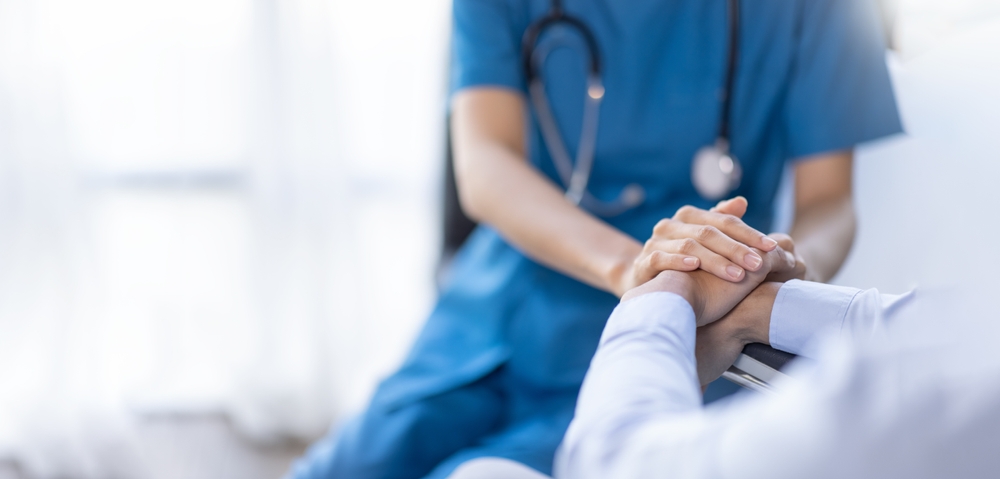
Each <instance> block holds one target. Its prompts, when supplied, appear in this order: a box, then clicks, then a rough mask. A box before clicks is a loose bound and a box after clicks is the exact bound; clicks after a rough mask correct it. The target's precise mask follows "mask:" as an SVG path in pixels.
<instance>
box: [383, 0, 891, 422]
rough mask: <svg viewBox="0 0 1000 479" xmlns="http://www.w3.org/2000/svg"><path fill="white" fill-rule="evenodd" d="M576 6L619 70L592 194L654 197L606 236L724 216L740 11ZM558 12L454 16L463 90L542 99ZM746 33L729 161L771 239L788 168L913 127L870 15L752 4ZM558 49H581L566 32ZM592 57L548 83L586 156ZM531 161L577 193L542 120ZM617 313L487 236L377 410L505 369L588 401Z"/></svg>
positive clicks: (570, 58)
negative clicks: (709, 186) (714, 194)
mask: <svg viewBox="0 0 1000 479" xmlns="http://www.w3.org/2000/svg"><path fill="white" fill-rule="evenodd" d="M564 4H565V5H564V7H565V9H566V11H567V12H568V13H569V14H571V15H574V16H576V17H578V18H580V19H582V20H583V21H584V22H585V23H586V24H587V25H588V26H589V28H590V29H591V30H592V31H593V32H594V34H595V36H596V38H597V43H598V45H599V48H600V54H601V58H602V61H603V63H604V72H603V81H604V85H605V88H606V94H605V96H604V101H603V103H602V105H601V112H600V128H599V133H598V138H597V146H596V155H595V164H594V167H593V175H592V177H591V180H590V191H591V192H592V193H593V194H594V195H595V196H597V197H598V198H602V199H606V200H609V199H613V198H615V197H616V196H617V195H618V194H619V192H620V191H621V190H622V188H624V187H625V185H627V184H630V183H639V184H641V185H642V186H643V187H644V188H645V189H646V193H647V199H646V202H645V203H644V204H642V205H641V206H639V207H637V208H635V209H633V210H631V211H629V212H627V213H625V214H622V215H620V216H616V217H613V218H608V219H606V221H607V222H608V223H609V224H611V225H612V226H614V227H616V228H618V229H620V230H622V231H624V232H626V233H627V234H629V235H631V236H633V237H635V238H636V239H638V240H640V241H644V240H645V239H647V238H648V237H649V235H650V234H651V232H652V228H653V226H654V225H655V224H656V222H657V221H658V220H660V219H662V218H665V217H669V216H672V215H673V213H674V212H675V211H676V210H677V208H679V207H681V206H683V205H687V204H690V205H695V206H699V207H703V208H707V207H710V206H712V204H713V203H714V202H711V201H706V200H704V199H703V198H701V197H700V196H699V195H698V193H697V192H696V190H695V188H694V186H693V185H692V182H691V162H692V159H693V157H694V154H695V152H696V150H698V149H699V148H701V147H703V146H705V145H709V144H711V143H713V142H714V140H715V138H716V136H717V135H718V132H719V122H720V115H721V106H722V96H723V91H724V89H723V82H724V76H725V74H726V59H727V45H728V42H727V40H728V24H727V7H726V5H727V1H726V0H629V1H620V0H567V1H565V2H564ZM549 7H550V2H549V0H455V2H454V38H453V45H454V53H453V65H452V89H453V91H457V90H460V89H463V88H469V87H480V86H492V87H501V88H507V89H511V90H514V91H518V92H521V93H524V94H526V85H525V76H524V72H523V71H522V62H521V53H520V51H521V50H520V45H521V38H522V36H523V34H524V31H525V29H526V28H527V27H528V25H529V24H530V23H531V22H532V21H534V20H536V19H538V18H540V17H542V16H543V15H544V14H545V13H546V12H547V11H548V9H549ZM741 17H742V21H741V31H740V38H739V57H738V58H739V59H738V65H737V70H736V80H735V89H734V99H733V111H732V135H731V137H732V138H731V148H732V151H733V152H734V154H735V155H736V156H737V157H738V158H739V159H740V161H741V162H742V165H743V170H744V175H743V181H742V184H741V185H740V186H739V188H738V189H737V190H736V191H735V192H734V195H742V196H745V197H746V198H747V199H748V200H749V203H750V206H749V210H748V211H747V214H746V216H745V220H746V221H747V222H748V223H749V224H750V225H751V226H753V227H755V228H757V229H759V230H761V231H769V230H770V227H771V222H772V214H773V210H774V208H773V202H774V198H775V194H776V191H777V188H778V184H779V181H780V178H781V174H782V171H783V168H784V166H785V164H786V162H788V161H790V160H795V159H799V158H803V157H807V156H809V155H813V154H817V153H822V152H827V151H833V150H844V149H850V148H852V147H854V146H855V145H857V144H858V143H862V142H865V141H869V140H873V139H876V138H880V137H883V136H887V135H891V134H894V133H897V132H900V131H901V126H900V121H899V117H898V114H897V110H896V104H895V100H894V97H893V92H892V87H891V84H890V80H889V75H888V72H887V69H886V64H885V46H884V43H883V38H882V30H881V28H880V25H879V22H878V13H877V10H876V8H875V6H874V3H873V2H872V1H871V0H782V1H774V0H742V1H741ZM546 35H547V36H551V35H564V36H566V38H567V39H568V40H569V41H570V42H571V43H572V42H577V43H580V45H582V43H581V40H580V39H579V38H578V37H577V36H575V34H573V33H572V32H570V31H568V30H565V29H561V30H560V29H555V30H550V31H549V33H547V34H546ZM544 38H545V37H543V41H545V40H544ZM583 52H584V50H583V49H582V47H580V48H563V49H558V50H556V51H554V52H553V53H552V54H551V55H550V56H549V58H548V60H547V62H546V64H545V66H544V70H543V75H544V77H545V80H546V86H547V93H548V97H549V101H550V102H551V105H552V108H553V111H554V112H555V116H556V119H557V121H558V123H559V128H560V130H561V132H562V136H563V138H564V139H565V142H566V144H567V147H568V148H569V149H570V153H571V155H572V154H574V153H575V149H576V143H577V140H578V138H579V135H580V129H581V120H582V116H583V98H584V94H585V91H586V88H585V74H584V72H585V69H586V62H587V59H586V57H585V56H584V54H583ZM529 145H530V148H529V151H530V161H531V162H532V164H533V165H535V167H537V168H538V169H539V170H540V171H541V172H542V173H543V174H545V175H546V176H548V177H549V178H550V179H552V181H554V182H555V183H556V184H561V182H560V180H559V179H558V175H557V174H556V171H555V168H554V166H553V163H552V161H551V158H550V157H549V154H548V152H547V151H546V148H545V146H544V143H543V142H542V137H541V133H540V131H539V129H538V126H537V123H536V122H534V118H532V125H531V130H530V137H529ZM511 194H516V192H511ZM616 304H617V299H616V298H615V297H614V296H612V295H610V294H608V293H605V292H602V291H598V290H596V289H594V288H591V287H589V286H586V285H584V284H581V283H579V282H577V281H575V280H573V279H570V278H568V277H566V276H564V275H562V274H559V273H556V272H554V271H552V270H550V269H548V268H546V267H544V266H541V265H539V264H537V263H535V262H534V261H532V260H531V259H528V258H527V257H525V256H524V255H523V254H522V253H521V252H519V251H518V250H517V249H516V248H514V247H513V246H511V245H509V244H508V243H506V242H505V241H504V240H503V239H502V238H501V237H500V236H499V235H498V234H497V233H496V232H495V231H494V230H492V229H490V228H488V227H479V228H478V229H477V230H476V231H475V232H474V233H473V235H472V237H471V238H470V239H469V240H468V242H467V243H466V245H465V246H464V247H463V249H462V250H461V251H460V252H459V254H458V256H457V257H456V259H455V262H454V266H453V269H452V271H451V274H450V279H449V280H448V282H447V284H446V286H445V288H444V290H443V291H442V294H441V297H440V300H439V302H438V304H437V306H436V308H435V310H434V311H433V313H432V314H431V317H430V318H429V320H428V322H427V325H426V326H425V328H424V330H423V332H422V333H421V335H420V337H419V338H418V340H417V343H416V345H415V346H414V348H413V350H412V351H411V353H410V355H409V357H408V358H407V360H406V362H405V363H404V365H403V367H402V369H401V370H400V371H399V372H398V373H396V374H395V375H394V376H392V377H390V378H389V379H388V380H386V381H385V382H384V383H383V384H382V386H381V388H380V390H379V393H378V394H377V396H376V398H377V400H380V401H385V402H387V403H388V404H390V405H392V404H396V405H401V404H404V403H407V402H409V401H413V400H416V399H419V398H421V397H426V396H427V395H431V394H435V393H438V392H442V391H445V390H448V389H450V388H454V387H459V386H461V385H463V384H466V383H469V382H472V381H475V380H476V379H478V378H480V377H483V376H484V375H485V374H488V373H489V372H490V371H492V370H493V369H495V368H496V367H498V366H499V365H500V364H506V365H507V368H508V372H509V373H510V374H511V375H512V376H514V377H515V378H517V380H519V381H520V382H521V384H522V385H523V386H524V388H525V390H534V391H539V392H541V393H542V394H544V393H545V391H572V390H574V389H575V388H579V385H580V382H581V381H582V378H583V376H584V374H585V372H586V369H587V366H588V365H589V362H590V359H591V356H592V355H593V353H594V351H595V350H596V347H597V342H598V340H599V338H600V335H601V331H602V330H603V327H604V322H605V320H606V319H607V317H608V315H609V314H610V312H611V310H612V309H613V308H614V306H615V305H616Z"/></svg>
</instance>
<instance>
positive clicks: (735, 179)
mask: <svg viewBox="0 0 1000 479" xmlns="http://www.w3.org/2000/svg"><path fill="white" fill-rule="evenodd" d="M742 178H743V168H742V167H741V166H740V162H739V160H737V159H736V157H735V156H733V154H732V153H731V152H730V151H729V142H727V141H726V140H725V139H723V138H719V139H718V140H716V142H715V144H714V145H709V146H705V147H703V148H701V149H699V150H698V152H697V153H695V155H694V163H693V164H692V165H691V183H693V184H694V188H695V189H696V190H697V191H698V194H699V195H701V197H702V198H705V199H706V200H721V199H722V198H723V197H725V196H726V195H728V194H730V193H732V192H733V190H735V189H736V188H738V187H739V186H740V181H741V180H742Z"/></svg>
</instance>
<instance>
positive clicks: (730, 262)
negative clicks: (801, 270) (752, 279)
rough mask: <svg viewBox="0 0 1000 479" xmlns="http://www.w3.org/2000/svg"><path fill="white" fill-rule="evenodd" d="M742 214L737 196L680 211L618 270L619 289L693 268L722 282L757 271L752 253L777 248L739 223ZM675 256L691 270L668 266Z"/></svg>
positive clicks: (758, 262)
mask: <svg viewBox="0 0 1000 479" xmlns="http://www.w3.org/2000/svg"><path fill="white" fill-rule="evenodd" d="M746 209H747V200H746V199H745V198H743V197H736V198H733V199H730V200H726V201H723V202H721V203H719V205H717V206H716V207H715V208H712V210H709V211H705V210H702V209H700V208H695V207H693V206H684V207H682V208H680V209H678V210H677V213H676V214H674V216H673V217H672V218H667V219H663V220H660V221H659V222H658V223H657V224H656V226H655V227H654V228H653V234H652V236H651V237H650V238H649V239H648V240H647V241H646V243H645V244H644V245H643V248H642V251H641V252H640V253H639V255H638V256H637V257H636V258H635V259H634V260H633V262H632V264H631V265H629V267H628V268H625V269H623V271H622V278H621V280H620V283H621V285H620V288H619V289H621V290H622V291H627V290H629V289H632V288H633V287H635V286H638V285H640V284H642V283H645V282H647V281H649V280H651V279H653V277H654V276H656V275H657V274H659V273H660V272H661V271H665V270H674V271H691V270H693V269H695V268H698V269H701V270H702V271H707V272H709V273H712V274H713V275H715V276H716V277H718V278H721V279H724V280H727V281H731V282H739V281H741V280H743V278H744V275H745V274H746V272H747V271H750V272H753V271H757V270H758V269H760V267H761V263H762V262H763V260H762V258H761V255H760V254H759V251H757V250H760V251H763V252H768V251H771V250H773V249H774V248H775V247H777V245H778V243H777V242H776V241H775V240H774V239H773V238H770V237H768V236H766V235H764V234H763V233H761V232H759V231H757V230H755V229H753V228H751V227H750V226H747V224H746V223H744V222H743V220H742V217H743V214H744V213H746ZM677 256H680V257H681V258H682V260H683V261H690V262H689V263H687V266H695V267H693V268H688V267H683V268H677V267H672V263H676V262H677V261H678V260H677V259H676V257H677Z"/></svg>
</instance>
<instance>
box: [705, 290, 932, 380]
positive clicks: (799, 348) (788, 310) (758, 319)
mask: <svg viewBox="0 0 1000 479" xmlns="http://www.w3.org/2000/svg"><path fill="white" fill-rule="evenodd" d="M910 294H912V293H908V294H907V295H892V294H880V293H879V292H878V290H875V289H870V290H865V291H862V290H858V289H855V288H845V287H841V286H832V285H827V284H821V283H813V282H809V281H798V280H793V281H789V282H788V283H784V284H781V283H764V284H762V285H760V286H759V287H758V288H757V289H756V290H754V292H753V293H751V294H750V295H749V296H748V297H747V298H746V299H745V300H743V302H741V303H740V304H739V305H738V306H737V307H736V308H734V309H733V310H732V311H731V312H729V314H727V315H726V316H725V317H723V318H722V319H720V320H719V321H716V322H714V323H711V324H709V325H707V326H703V327H700V328H698V334H697V343H696V344H697V346H696V356H697V360H698V378H699V380H700V382H701V384H702V385H705V384H708V383H710V382H712V381H714V380H716V379H718V378H719V376H721V375H722V373H724V372H725V371H726V369H728V368H729V366H731V365H732V364H733V362H734V361H736V358H737V357H738V356H739V354H740V352H741V351H743V347H744V346H746V345H747V344H750V343H763V344H769V345H771V346H772V347H774V348H777V349H780V350H782V351H787V352H790V353H793V354H797V355H800V356H811V355H812V352H811V351H808V345H809V343H810V342H811V341H812V340H813V339H814V338H817V337H820V336H821V335H822V333H823V331H824V330H828V331H833V332H836V333H838V334H842V335H847V336H851V337H865V336H869V335H871V334H872V333H873V332H874V331H875V329H876V328H877V327H879V326H880V323H879V321H878V318H880V317H882V315H881V314H877V313H878V310H885V311H888V310H891V309H892V308H893V307H894V305H896V304H901V303H902V302H904V301H905V300H906V299H907V298H908V297H909V296H910Z"/></svg>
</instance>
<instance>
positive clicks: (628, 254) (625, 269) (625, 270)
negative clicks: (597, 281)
mask: <svg viewBox="0 0 1000 479" xmlns="http://www.w3.org/2000/svg"><path fill="white" fill-rule="evenodd" d="M640 254H642V245H640V244H639V243H638V242H636V241H634V240H633V241H630V244H628V245H626V246H625V247H623V248H622V249H621V251H619V252H618V254H615V255H612V257H611V260H610V261H608V262H607V263H606V265H605V266H604V267H603V268H601V271H600V272H599V276H600V277H601V278H602V279H603V283H604V285H605V286H604V289H605V290H606V291H608V292H610V293H612V294H614V295H615V296H618V297H619V298H621V297H622V296H623V295H624V294H625V292H627V291H628V290H630V289H632V288H633V287H635V286H638V285H636V284H633V280H632V278H631V277H632V274H633V268H634V266H635V260H636V258H638V257H639V255H640Z"/></svg>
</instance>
